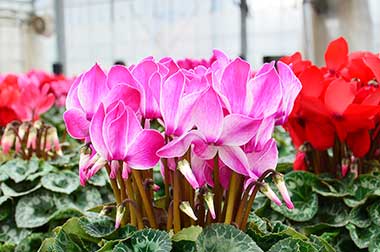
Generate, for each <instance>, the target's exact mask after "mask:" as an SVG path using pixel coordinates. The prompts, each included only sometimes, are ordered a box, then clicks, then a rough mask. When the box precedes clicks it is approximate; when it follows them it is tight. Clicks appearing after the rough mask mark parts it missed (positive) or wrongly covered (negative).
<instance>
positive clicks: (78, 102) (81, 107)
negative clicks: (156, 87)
mask: <svg viewBox="0 0 380 252" xmlns="http://www.w3.org/2000/svg"><path fill="white" fill-rule="evenodd" d="M120 68H125V67H123V66H114V67H113V68H111V70H110V71H109V73H108V75H106V74H105V73H104V71H103V70H102V69H101V68H100V67H99V66H98V65H97V64H95V65H94V66H93V67H92V68H91V69H90V70H89V71H87V72H85V73H84V74H82V75H80V76H79V77H78V78H77V79H76V80H75V81H74V83H73V84H72V86H71V88H70V90H69V93H68V95H67V99H66V109H67V111H66V112H65V113H64V115H63V118H64V120H65V124H66V128H67V131H68V133H69V134H70V136H72V137H73V138H76V139H85V140H86V141H89V131H88V130H89V126H90V122H91V119H92V117H93V115H94V114H95V112H96V111H97V109H98V107H99V105H100V103H101V102H103V104H104V106H105V107H108V106H110V105H112V104H114V103H115V102H117V101H119V100H122V101H123V102H124V103H125V104H126V105H128V106H129V107H130V108H132V109H133V110H134V111H137V110H138V109H139V107H140V92H139V91H138V90H137V89H136V88H135V87H133V85H132V84H133V83H132V84H131V82H132V81H130V79H129V78H128V76H127V75H125V74H122V75H121V74H120ZM125 69H126V68H125ZM126 71H128V70H126Z"/></svg>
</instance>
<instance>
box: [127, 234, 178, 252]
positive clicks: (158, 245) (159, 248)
mask: <svg viewBox="0 0 380 252" xmlns="http://www.w3.org/2000/svg"><path fill="white" fill-rule="evenodd" d="M131 244H132V247H133V251H134V252H150V251H151V252H170V251H171V249H172V242H171V240H170V237H169V234H168V233H167V232H164V231H160V230H153V229H144V230H141V231H137V232H136V233H135V234H134V235H133V236H132V238H131Z"/></svg>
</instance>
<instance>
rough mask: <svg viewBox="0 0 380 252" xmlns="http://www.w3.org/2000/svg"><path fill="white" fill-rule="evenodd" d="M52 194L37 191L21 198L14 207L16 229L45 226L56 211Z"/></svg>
mask: <svg viewBox="0 0 380 252" xmlns="http://www.w3.org/2000/svg"><path fill="white" fill-rule="evenodd" d="M53 199H54V197H53V194H52V193H51V192H49V191H45V190H39V191H36V192H33V193H32V194H29V195H26V196H23V197H22V198H21V199H20V200H19V201H18V202H17V205H16V213H15V220H16V224H17V227H22V228H36V227H40V226H42V225H44V224H46V223H47V222H48V221H49V220H50V216H52V215H53V214H54V212H55V211H56V210H57V208H56V206H55V204H54V200H53Z"/></svg>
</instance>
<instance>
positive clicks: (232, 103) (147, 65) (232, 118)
mask: <svg viewBox="0 0 380 252" xmlns="http://www.w3.org/2000/svg"><path fill="white" fill-rule="evenodd" d="M214 57H215V60H214V61H213V63H212V64H211V65H210V66H209V67H205V66H203V65H199V66H196V67H195V68H194V69H190V70H188V69H185V68H183V67H180V65H181V63H180V64H177V63H176V62H175V61H174V60H173V59H172V58H169V57H167V58H163V59H161V60H158V61H157V60H155V59H154V58H152V57H148V58H145V59H143V60H142V61H140V62H139V63H138V64H136V65H132V66H130V67H124V66H120V65H116V66H113V67H112V68H111V69H110V70H109V71H108V72H107V73H106V72H104V71H103V70H102V69H101V68H100V67H99V65H97V64H96V65H94V66H93V67H92V68H91V69H90V70H88V71H87V72H85V73H83V74H81V75H80V76H79V77H78V78H77V79H76V80H75V81H74V83H73V85H72V86H71V89H70V91H69V94H68V96H67V100H66V107H67V111H66V112H65V114H64V120H65V123H66V126H67V131H68V132H69V134H70V135H71V136H72V137H74V138H76V139H81V140H84V141H85V142H86V143H87V146H88V148H87V150H91V151H85V152H83V153H82V154H81V159H80V180H81V184H82V185H84V184H85V183H86V181H87V180H88V179H90V178H91V177H92V176H93V175H94V174H95V173H97V172H98V171H99V170H100V169H101V168H102V167H104V166H108V167H109V168H110V173H109V175H110V178H111V179H115V178H116V176H117V174H118V173H119V172H121V173H122V178H123V179H128V177H129V176H130V175H131V172H132V171H133V170H148V169H152V167H154V166H155V165H156V164H157V163H158V162H160V165H161V168H162V169H161V171H162V174H163V176H164V177H166V176H169V177H170V176H171V175H170V172H172V171H176V170H178V171H179V172H180V173H181V174H183V176H184V177H185V178H186V180H187V182H188V183H189V184H190V185H191V187H192V188H193V189H195V190H197V189H200V188H204V187H209V188H212V187H214V184H215V183H216V182H215V181H216V180H219V181H220V184H221V185H222V187H223V189H225V190H228V187H229V184H230V180H231V179H230V178H231V176H232V174H233V173H236V174H238V175H239V176H241V177H242V180H241V181H242V182H243V181H244V186H245V187H244V188H247V187H248V186H249V185H250V184H251V183H253V182H255V181H256V180H257V179H258V178H259V177H260V176H262V175H263V174H264V173H265V172H266V171H267V170H268V169H275V167H276V164H277V159H278V150H277V147H276V143H275V140H274V139H273V138H272V133H273V130H274V127H275V125H281V124H283V123H284V122H285V121H286V119H287V117H288V115H289V113H290V112H291V110H292V108H293V103H294V100H295V98H296V97H297V95H298V93H299V92H300V90H301V84H300V82H299V80H298V79H297V78H296V77H295V75H294V73H293V71H292V70H291V69H290V68H289V67H288V66H287V65H286V64H284V63H282V62H278V63H277V65H275V62H272V63H267V64H264V65H263V66H262V67H261V68H260V69H258V70H257V71H256V72H254V71H253V70H252V69H251V66H250V64H249V63H247V62H246V61H244V60H242V59H240V58H236V59H233V60H231V59H230V58H228V57H227V56H226V55H225V54H224V53H223V52H221V51H217V50H215V51H214ZM153 122H154V123H156V122H159V124H161V125H162V126H163V128H164V132H160V131H158V130H156V129H152V126H151V125H153ZM215 160H217V162H218V164H219V165H218V168H217V169H219V170H218V174H219V178H215V175H213V169H214V168H213V167H215V166H214V163H215ZM163 161H165V162H163ZM163 163H165V164H167V166H168V168H169V174H165V172H166V173H167V172H168V170H165V169H164V164H163ZM214 174H215V173H214ZM167 181H171V180H170V179H169V180H167ZM277 181H278V182H279V183H278V185H277V186H278V188H279V191H280V193H281V195H282V197H283V199H284V201H285V202H286V205H287V206H288V207H289V208H293V204H292V202H291V200H290V197H289V195H288V193H287V190H286V187H285V184H284V182H283V179H277ZM261 191H262V192H263V193H265V194H266V195H267V196H268V197H269V198H270V199H271V200H273V201H274V202H275V203H276V204H278V205H281V201H280V200H279V198H278V197H277V196H276V195H275V193H274V192H273V191H272V190H271V189H270V187H269V186H265V187H263V190H261Z"/></svg>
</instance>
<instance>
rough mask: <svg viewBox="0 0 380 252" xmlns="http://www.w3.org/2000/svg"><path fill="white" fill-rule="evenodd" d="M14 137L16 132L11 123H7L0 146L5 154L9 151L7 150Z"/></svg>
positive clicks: (10, 146) (11, 144)
mask: <svg viewBox="0 0 380 252" xmlns="http://www.w3.org/2000/svg"><path fill="white" fill-rule="evenodd" d="M15 139H16V134H15V132H14V129H13V127H12V125H11V124H8V125H7V127H6V128H5V131H4V134H3V136H2V138H1V148H2V149H3V152H4V153H5V154H8V153H9V150H10V149H11V148H12V146H13V143H14V142H15Z"/></svg>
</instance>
